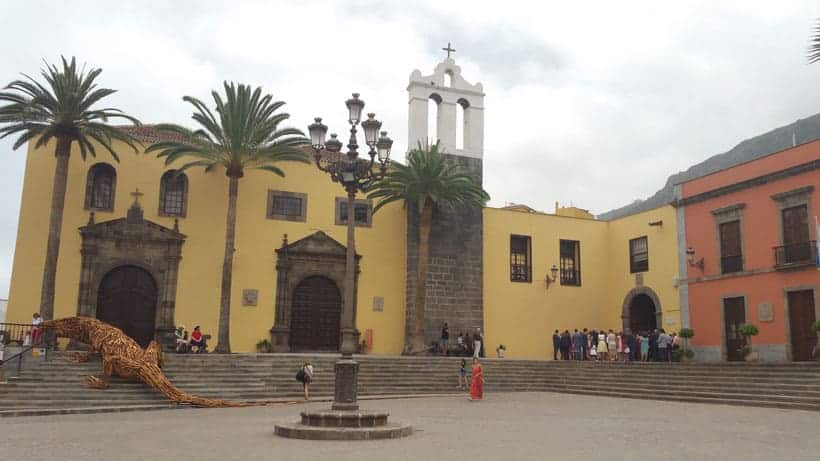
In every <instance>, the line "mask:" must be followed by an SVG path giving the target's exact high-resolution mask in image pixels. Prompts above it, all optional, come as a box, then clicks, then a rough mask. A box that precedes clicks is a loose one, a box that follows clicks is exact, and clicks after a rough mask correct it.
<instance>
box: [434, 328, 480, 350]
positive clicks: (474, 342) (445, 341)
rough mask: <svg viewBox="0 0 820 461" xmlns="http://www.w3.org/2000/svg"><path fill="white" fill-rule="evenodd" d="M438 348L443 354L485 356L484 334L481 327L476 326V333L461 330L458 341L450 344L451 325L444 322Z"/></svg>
mask: <svg viewBox="0 0 820 461" xmlns="http://www.w3.org/2000/svg"><path fill="white" fill-rule="evenodd" d="M438 350H439V352H440V353H441V354H442V355H462V356H472V357H474V358H478V357H484V356H485V355H484V335H483V334H482V333H481V328H476V329H475V333H473V334H472V335H471V334H470V333H467V334H464V333H461V332H459V334H458V336H457V337H456V342H455V344H453V345H452V346H451V344H450V326H449V325H448V324H447V322H444V326H443V327H442V328H441V340H440V341H439V343H438Z"/></svg>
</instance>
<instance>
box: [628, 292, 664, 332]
mask: <svg viewBox="0 0 820 461" xmlns="http://www.w3.org/2000/svg"><path fill="white" fill-rule="evenodd" d="M656 313H657V309H656V307H655V303H654V302H652V298H650V297H649V296H647V295H645V294H639V295H637V296H635V297H634V298H632V303H631V304H630V306H629V329H630V330H631V331H633V332H635V333H638V332H641V331H652V330H654V329H655V328H658V322H657V319H656Z"/></svg>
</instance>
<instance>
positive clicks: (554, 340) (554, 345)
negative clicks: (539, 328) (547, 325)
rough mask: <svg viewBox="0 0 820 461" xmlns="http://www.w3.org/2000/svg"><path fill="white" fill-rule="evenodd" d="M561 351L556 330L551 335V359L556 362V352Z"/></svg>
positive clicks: (559, 338) (559, 336) (559, 339)
mask: <svg viewBox="0 0 820 461" xmlns="http://www.w3.org/2000/svg"><path fill="white" fill-rule="evenodd" d="M560 350H561V335H560V334H558V330H555V333H553V334H552V359H553V360H558V352H559V351H560Z"/></svg>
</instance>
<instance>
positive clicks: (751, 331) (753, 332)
mask: <svg viewBox="0 0 820 461" xmlns="http://www.w3.org/2000/svg"><path fill="white" fill-rule="evenodd" d="M738 333H740V335H741V336H743V337H744V338H748V337H750V336H757V334H758V333H760V330H759V329H758V328H757V326H756V325H754V324H751V323H744V324H743V325H741V326H740V329H739V330H738Z"/></svg>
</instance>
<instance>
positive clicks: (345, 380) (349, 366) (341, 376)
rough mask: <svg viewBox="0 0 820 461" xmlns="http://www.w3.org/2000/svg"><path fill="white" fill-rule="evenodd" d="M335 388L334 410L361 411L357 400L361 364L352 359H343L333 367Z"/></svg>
mask: <svg viewBox="0 0 820 461" xmlns="http://www.w3.org/2000/svg"><path fill="white" fill-rule="evenodd" d="M333 371H334V372H335V386H334V395H333V410H336V411H355V410H358V409H359V404H358V403H357V401H356V399H357V397H358V393H359V364H358V363H357V362H356V361H355V360H353V359H352V358H344V357H343V358H342V359H341V360H339V361H338V362H336V365H335V366H334V367H333Z"/></svg>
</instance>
